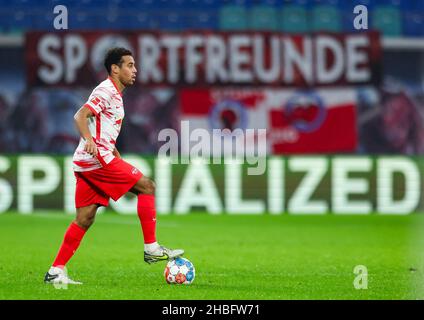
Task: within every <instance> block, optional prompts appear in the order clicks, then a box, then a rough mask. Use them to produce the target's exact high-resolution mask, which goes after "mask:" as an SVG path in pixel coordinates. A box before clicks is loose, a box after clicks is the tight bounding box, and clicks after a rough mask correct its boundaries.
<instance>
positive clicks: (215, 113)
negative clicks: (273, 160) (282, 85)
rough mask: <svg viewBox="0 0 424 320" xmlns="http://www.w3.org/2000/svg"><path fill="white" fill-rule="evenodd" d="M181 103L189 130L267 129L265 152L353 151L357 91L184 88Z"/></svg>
mask: <svg viewBox="0 0 424 320" xmlns="http://www.w3.org/2000/svg"><path fill="white" fill-rule="evenodd" d="M180 105H181V118H180V120H188V121H189V124H190V130H193V129H196V128H203V129H207V130H209V131H210V132H212V129H225V128H227V129H230V130H234V129H236V128H241V129H243V130H245V129H267V145H268V146H267V150H268V154H291V153H333V152H353V151H355V150H356V147H357V130H356V93H355V90H354V89H350V88H324V89H319V90H310V91H297V90H277V89H264V90H260V89H259V90H251V89H211V90H208V89H204V90H202V89H199V90H196V89H185V90H182V91H181V94H180ZM182 143H184V142H182ZM183 149H184V148H183Z"/></svg>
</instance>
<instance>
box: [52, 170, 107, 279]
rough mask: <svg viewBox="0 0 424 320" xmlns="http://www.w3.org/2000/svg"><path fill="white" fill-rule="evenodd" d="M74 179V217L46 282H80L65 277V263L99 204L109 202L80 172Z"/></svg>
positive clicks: (93, 216)
mask: <svg viewBox="0 0 424 320" xmlns="http://www.w3.org/2000/svg"><path fill="white" fill-rule="evenodd" d="M76 179H77V180H76V189H75V206H76V208H77V209H76V213H77V214H76V218H75V220H74V221H73V222H72V223H71V224H70V225H69V227H68V229H67V230H66V232H65V236H64V239H63V242H62V245H61V246H60V248H59V251H58V253H57V256H56V258H55V260H54V262H53V264H52V267H51V268H50V270H49V271H48V272H47V273H46V275H45V278H44V281H45V282H46V283H69V284H80V283H77V282H75V281H73V280H71V279H69V278H68V277H67V275H66V268H65V265H66V264H67V263H68V261H69V260H70V259H71V258H72V256H73V255H74V254H75V252H76V250H77V249H78V247H79V245H80V243H81V240H82V238H83V237H84V235H85V233H86V231H87V230H88V228H90V226H91V225H92V224H93V222H94V218H95V216H96V212H97V209H98V208H99V206H101V205H103V206H107V205H108V203H109V197H107V196H106V195H104V194H103V193H101V192H100V190H98V189H97V188H96V187H95V186H93V185H91V184H90V183H89V181H87V180H86V179H85V178H83V176H82V175H81V174H76Z"/></svg>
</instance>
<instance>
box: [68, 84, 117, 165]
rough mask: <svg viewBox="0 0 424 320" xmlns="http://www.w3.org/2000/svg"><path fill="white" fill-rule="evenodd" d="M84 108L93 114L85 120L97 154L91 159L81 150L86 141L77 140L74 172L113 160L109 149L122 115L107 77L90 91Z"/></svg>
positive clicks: (112, 85) (114, 91) (115, 93)
mask: <svg viewBox="0 0 424 320" xmlns="http://www.w3.org/2000/svg"><path fill="white" fill-rule="evenodd" d="M84 107H86V108H89V109H90V110H91V111H92V112H93V114H94V117H90V118H88V128H89V130H90V133H91V136H92V137H93V140H94V142H95V143H96V145H97V150H98V154H97V157H94V156H92V155H90V154H89V153H87V152H86V151H84V147H85V143H86V142H85V140H84V139H83V138H81V139H80V142H79V145H78V147H77V149H76V150H75V153H74V157H73V169H74V171H89V170H94V169H99V168H101V167H103V166H105V165H106V164H108V163H110V162H111V161H112V160H113V159H114V158H115V156H114V155H113V150H114V149H115V143H116V139H117V138H118V135H119V132H120V131H121V125H122V120H123V118H124V115H125V113H124V105H123V101H122V94H121V92H120V91H119V89H118V88H117V86H116V84H115V83H114V82H113V80H112V78H110V77H108V78H107V79H106V80H104V81H103V82H101V83H100V84H99V85H98V86H97V87H96V88H94V90H93V92H92V93H91V95H90V97H89V98H88V101H87V102H86V103H85V104H84Z"/></svg>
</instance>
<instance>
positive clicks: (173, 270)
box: [163, 257, 195, 284]
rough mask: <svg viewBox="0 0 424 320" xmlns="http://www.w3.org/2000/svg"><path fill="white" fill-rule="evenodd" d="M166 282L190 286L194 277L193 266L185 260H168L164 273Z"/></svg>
mask: <svg viewBox="0 0 424 320" xmlns="http://www.w3.org/2000/svg"><path fill="white" fill-rule="evenodd" d="M163 274H164V276H165V280H166V282H168V283H170V284H191V283H193V280H194V276H195V269H194V265H193V264H192V263H191V262H190V261H189V260H188V259H185V258H181V257H178V258H176V259H174V260H170V261H169V262H168V263H167V265H166V267H165V271H164V273H163Z"/></svg>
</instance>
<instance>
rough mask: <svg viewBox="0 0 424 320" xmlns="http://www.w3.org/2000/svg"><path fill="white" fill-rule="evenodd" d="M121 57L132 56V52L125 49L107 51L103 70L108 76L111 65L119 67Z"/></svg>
mask: <svg viewBox="0 0 424 320" xmlns="http://www.w3.org/2000/svg"><path fill="white" fill-rule="evenodd" d="M123 56H132V52H131V51H130V50H128V49H126V48H111V49H109V50H108V51H107V53H106V56H105V68H106V70H107V73H108V74H110V72H111V70H112V64H116V65H118V66H119V67H121V65H122V62H123V61H122V57H123Z"/></svg>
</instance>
